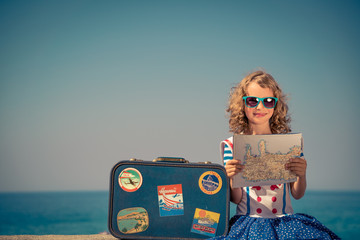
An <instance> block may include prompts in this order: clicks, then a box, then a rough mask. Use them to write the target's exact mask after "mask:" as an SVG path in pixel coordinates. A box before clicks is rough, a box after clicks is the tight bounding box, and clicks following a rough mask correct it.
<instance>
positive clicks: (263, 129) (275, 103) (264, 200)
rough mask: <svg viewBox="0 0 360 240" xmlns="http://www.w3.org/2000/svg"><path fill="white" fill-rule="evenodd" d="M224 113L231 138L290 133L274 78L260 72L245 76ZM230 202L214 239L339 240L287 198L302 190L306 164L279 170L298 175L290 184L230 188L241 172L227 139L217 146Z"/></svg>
mask: <svg viewBox="0 0 360 240" xmlns="http://www.w3.org/2000/svg"><path fill="white" fill-rule="evenodd" d="M227 112H229V114H230V120H229V126H230V131H231V132H233V133H236V134H249V135H255V134H281V133H288V132H290V131H291V129H290V126H289V123H290V118H289V116H288V107H287V104H286V101H285V96H284V95H283V94H282V91H281V89H280V87H279V86H278V84H277V83H276V81H275V80H274V79H273V77H272V76H271V75H270V74H268V73H265V72H263V71H256V72H253V73H251V74H249V75H248V76H246V77H245V78H244V79H243V80H242V81H241V82H240V83H239V84H238V85H237V86H236V87H235V88H233V89H232V92H231V94H230V99H229V106H228V109H227ZM221 150H222V155H223V160H224V163H225V169H226V173H227V176H228V177H229V178H230V188H231V196H230V200H231V201H232V202H234V203H235V204H237V213H236V215H235V216H234V217H233V218H232V219H231V220H230V230H229V233H228V235H227V236H225V237H224V236H222V237H216V238H214V239H339V237H338V236H336V235H335V233H333V232H332V231H331V230H329V229H328V228H326V227H325V226H324V225H323V224H321V223H320V222H319V221H318V220H316V219H315V218H314V217H312V216H309V215H306V214H294V212H293V209H292V206H291V200H290V193H291V195H292V196H293V197H294V198H295V199H300V198H302V197H303V196H304V194H305V190H306V167H307V164H306V160H305V159H304V158H303V157H302V158H294V159H291V160H290V161H289V162H288V163H287V164H286V165H285V166H284V167H285V168H286V169H288V170H291V171H293V172H294V173H295V174H296V175H297V181H296V182H293V183H290V184H279V185H271V186H261V187H260V186H255V187H243V188H233V187H232V179H233V177H234V176H235V175H236V174H238V173H239V172H241V171H242V170H243V169H244V165H242V164H241V163H240V161H238V160H235V159H233V154H232V152H233V146H232V137H231V138H229V139H227V140H225V141H223V142H222V143H221Z"/></svg>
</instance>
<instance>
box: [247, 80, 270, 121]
mask: <svg viewBox="0 0 360 240" xmlns="http://www.w3.org/2000/svg"><path fill="white" fill-rule="evenodd" d="M247 94H248V95H247V96H253V97H259V98H264V97H275V96H274V93H273V91H272V90H271V89H270V88H262V87H260V85H259V84H257V83H255V82H252V83H250V84H249V86H248V88H247ZM245 114H246V117H247V118H248V120H249V125H250V127H251V128H257V127H262V128H270V118H271V117H272V115H273V114H274V108H272V109H268V108H266V107H264V105H263V103H262V102H260V103H259V104H258V105H257V106H256V107H255V108H249V107H246V106H245Z"/></svg>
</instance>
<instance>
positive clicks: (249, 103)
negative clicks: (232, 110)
mask: <svg viewBox="0 0 360 240" xmlns="http://www.w3.org/2000/svg"><path fill="white" fill-rule="evenodd" d="M258 104H259V99H258V98H256V97H248V98H247V99H246V105H247V106H248V107H256V106H257V105H258Z"/></svg>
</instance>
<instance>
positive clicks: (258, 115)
mask: <svg viewBox="0 0 360 240" xmlns="http://www.w3.org/2000/svg"><path fill="white" fill-rule="evenodd" d="M265 115H266V113H254V116H255V117H265Z"/></svg>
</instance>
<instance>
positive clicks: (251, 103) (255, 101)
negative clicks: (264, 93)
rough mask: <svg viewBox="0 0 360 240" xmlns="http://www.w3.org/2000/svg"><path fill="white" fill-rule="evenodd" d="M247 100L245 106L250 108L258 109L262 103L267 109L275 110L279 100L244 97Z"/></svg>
mask: <svg viewBox="0 0 360 240" xmlns="http://www.w3.org/2000/svg"><path fill="white" fill-rule="evenodd" d="M243 99H244V100H245V106H247V107H248V108H256V107H257V106H258V105H259V103H260V102H262V104H263V105H264V107H266V108H269V109H271V108H274V107H275V106H276V103H277V101H278V99H277V98H276V97H265V98H259V97H251V96H248V97H243Z"/></svg>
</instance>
